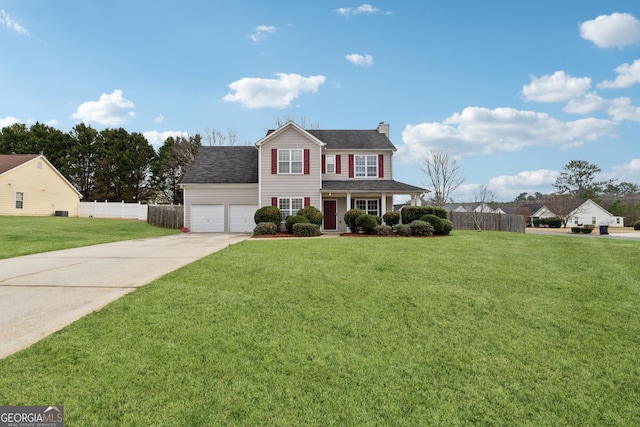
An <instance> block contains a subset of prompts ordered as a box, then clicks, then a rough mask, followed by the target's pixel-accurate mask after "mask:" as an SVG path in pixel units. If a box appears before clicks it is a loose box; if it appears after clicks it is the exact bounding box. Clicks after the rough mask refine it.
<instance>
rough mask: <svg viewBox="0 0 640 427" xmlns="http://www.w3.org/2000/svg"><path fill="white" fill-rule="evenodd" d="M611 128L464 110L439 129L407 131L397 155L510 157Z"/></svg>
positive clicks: (607, 123) (504, 111)
mask: <svg viewBox="0 0 640 427" xmlns="http://www.w3.org/2000/svg"><path fill="white" fill-rule="evenodd" d="M615 127H616V123H615V122H613V121H611V120H601V119H595V118H585V119H580V120H575V121H572V122H563V121H561V120H558V119H555V118H553V117H550V116H549V115H548V114H545V113H537V112H533V111H520V110H514V109H512V108H496V109H493V110H490V109H488V108H480V107H467V108H465V109H464V110H463V111H462V113H455V114H453V115H452V116H450V117H449V118H447V119H446V120H444V121H443V122H442V123H420V124H418V125H407V126H406V127H405V129H404V131H403V132H402V141H403V143H404V144H403V145H401V146H400V148H399V149H398V155H399V158H400V159H401V160H405V161H414V160H415V159H423V158H425V156H426V155H427V154H428V152H429V150H430V149H432V148H447V149H448V150H449V151H450V152H451V153H453V154H455V155H469V154H489V153H495V152H512V151H518V150H522V149H523V148H524V147H528V146H546V145H558V146H563V145H567V144H574V143H577V142H580V141H583V140H595V139H598V138H600V137H603V136H605V135H611V134H612V132H613V130H614V129H615Z"/></svg>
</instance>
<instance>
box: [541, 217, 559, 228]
mask: <svg viewBox="0 0 640 427" xmlns="http://www.w3.org/2000/svg"><path fill="white" fill-rule="evenodd" d="M545 222H546V224H547V225H548V226H549V227H550V228H560V227H562V220H561V219H560V218H556V217H553V218H546V221H545Z"/></svg>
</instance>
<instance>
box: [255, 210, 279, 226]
mask: <svg viewBox="0 0 640 427" xmlns="http://www.w3.org/2000/svg"><path fill="white" fill-rule="evenodd" d="M253 221H254V222H255V223H256V224H260V223H261V222H272V223H274V224H276V225H277V224H280V222H282V212H281V211H280V209H278V208H277V207H276V206H263V207H261V208H260V209H258V210H257V211H256V213H255V214H254V215H253Z"/></svg>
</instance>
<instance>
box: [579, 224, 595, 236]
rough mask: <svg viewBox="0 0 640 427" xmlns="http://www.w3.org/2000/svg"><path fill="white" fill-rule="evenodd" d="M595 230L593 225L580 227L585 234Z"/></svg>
mask: <svg viewBox="0 0 640 427" xmlns="http://www.w3.org/2000/svg"><path fill="white" fill-rule="evenodd" d="M592 231H593V225H585V226H584V227H582V228H581V229H580V232H581V233H583V234H589V233H591V232H592Z"/></svg>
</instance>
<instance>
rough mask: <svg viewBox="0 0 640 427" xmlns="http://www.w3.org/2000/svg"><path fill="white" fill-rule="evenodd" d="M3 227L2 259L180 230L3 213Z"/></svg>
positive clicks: (125, 222) (115, 221)
mask: <svg viewBox="0 0 640 427" xmlns="http://www.w3.org/2000/svg"><path fill="white" fill-rule="evenodd" d="M0 230H2V231H0V259H4V258H12V257H16V256H21V255H30V254H35V253H41V252H48V251H55V250H59V249H69V248H76V247H80V246H89V245H97V244H99V243H110V242H118V241H121V240H132V239H141V238H145V237H156V236H167V235H170V234H176V233H178V230H169V229H165V228H160V227H155V226H153V225H149V224H147V223H146V222H144V221H138V220H123V219H102V218H67V217H58V216H46V217H35V216H32V217H24V216H0Z"/></svg>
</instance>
